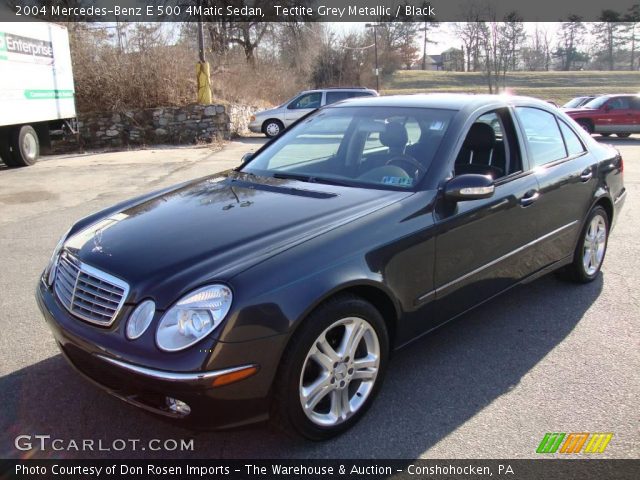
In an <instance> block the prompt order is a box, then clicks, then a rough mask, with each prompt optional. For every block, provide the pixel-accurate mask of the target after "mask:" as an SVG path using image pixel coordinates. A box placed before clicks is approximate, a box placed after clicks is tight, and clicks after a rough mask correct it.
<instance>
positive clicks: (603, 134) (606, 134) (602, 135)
mask: <svg viewBox="0 0 640 480" xmlns="http://www.w3.org/2000/svg"><path fill="white" fill-rule="evenodd" d="M600 136H601V137H610V136H611V134H610V133H601V134H600Z"/></svg>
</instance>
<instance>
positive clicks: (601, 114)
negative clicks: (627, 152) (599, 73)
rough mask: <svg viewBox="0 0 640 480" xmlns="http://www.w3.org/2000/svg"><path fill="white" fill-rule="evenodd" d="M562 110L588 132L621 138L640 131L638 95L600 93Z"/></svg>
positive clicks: (639, 101)
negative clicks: (587, 100) (582, 104)
mask: <svg viewBox="0 0 640 480" xmlns="http://www.w3.org/2000/svg"><path fill="white" fill-rule="evenodd" d="M564 112H565V113H566V114H567V115H569V116H570V117H571V118H573V119H574V120H575V121H576V122H577V123H578V124H579V125H580V126H581V127H582V128H584V129H585V130H586V131H587V132H589V133H599V134H600V135H602V136H604V137H608V136H609V135H611V134H612V133H615V134H616V135H617V136H618V137H621V138H626V137H628V136H629V135H631V134H632V133H640V95H602V96H600V97H596V98H594V99H593V100H591V101H590V102H588V103H586V104H585V105H584V106H582V107H581V108H575V109H567V110H565V111H564Z"/></svg>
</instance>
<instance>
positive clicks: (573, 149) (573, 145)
mask: <svg viewBox="0 0 640 480" xmlns="http://www.w3.org/2000/svg"><path fill="white" fill-rule="evenodd" d="M558 123H559V124H560V130H562V136H563V137H564V143H565V145H566V146H567V151H568V152H569V155H579V154H580V153H582V152H584V145H582V142H581V141H580V138H578V136H577V135H576V134H575V133H574V131H573V130H571V128H569V125H567V124H566V123H564V122H563V121H562V120H560V121H559V122H558Z"/></svg>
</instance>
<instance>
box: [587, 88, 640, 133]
mask: <svg viewBox="0 0 640 480" xmlns="http://www.w3.org/2000/svg"><path fill="white" fill-rule="evenodd" d="M632 98H633V97H631V96H628V97H613V98H611V99H610V100H609V101H608V102H607V103H605V104H604V106H603V109H602V110H603V112H601V113H600V114H599V116H598V117H599V118H598V119H597V120H596V132H599V133H631V132H633V131H634V124H635V115H634V110H633V109H632V108H631V99H632Z"/></svg>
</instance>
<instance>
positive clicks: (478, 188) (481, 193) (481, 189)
mask: <svg viewBox="0 0 640 480" xmlns="http://www.w3.org/2000/svg"><path fill="white" fill-rule="evenodd" d="M494 191H495V186H494V185H493V178H491V177H490V176H489V175H477V174H474V173H469V174H465V175H459V176H457V177H453V178H452V179H451V180H449V181H448V182H447V184H446V185H445V186H444V196H445V198H446V199H448V200H452V201H454V202H460V201H464V200H479V199H481V198H489V197H491V196H493V192H494Z"/></svg>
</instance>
